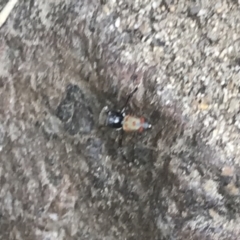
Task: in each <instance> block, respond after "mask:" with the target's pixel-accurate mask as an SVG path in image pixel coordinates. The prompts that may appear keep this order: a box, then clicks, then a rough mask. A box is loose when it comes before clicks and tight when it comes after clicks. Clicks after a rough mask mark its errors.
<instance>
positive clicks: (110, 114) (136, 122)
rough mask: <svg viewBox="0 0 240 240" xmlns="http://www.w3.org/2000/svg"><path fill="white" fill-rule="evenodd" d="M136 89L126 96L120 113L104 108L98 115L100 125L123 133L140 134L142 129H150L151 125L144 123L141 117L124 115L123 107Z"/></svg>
mask: <svg viewBox="0 0 240 240" xmlns="http://www.w3.org/2000/svg"><path fill="white" fill-rule="evenodd" d="M136 90H137V88H136V89H135V90H134V91H133V92H132V93H131V94H130V95H129V96H128V98H127V101H126V103H125V105H124V107H123V109H122V110H121V111H116V110H109V109H108V107H107V106H106V107H104V108H103V109H102V111H101V113H100V115H99V123H100V125H104V126H108V127H111V128H115V129H123V131H125V132H136V131H139V132H142V131H143V130H144V129H149V128H151V127H152V126H151V124H149V123H148V122H146V121H145V119H144V118H143V117H141V118H138V117H134V116H130V115H126V114H125V107H126V105H127V103H128V101H129V100H130V99H131V97H132V95H133V94H134V93H135V92H136Z"/></svg>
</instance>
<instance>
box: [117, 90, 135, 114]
mask: <svg viewBox="0 0 240 240" xmlns="http://www.w3.org/2000/svg"><path fill="white" fill-rule="evenodd" d="M137 90H138V87H136V88H135V89H134V90H133V91H132V92H131V93H130V94H129V95H128V97H127V100H126V102H125V104H124V105H123V108H122V110H121V112H122V113H123V112H125V110H126V106H127V104H128V102H129V101H130V99H131V98H132V96H133V95H134V93H135V92H136V91H137Z"/></svg>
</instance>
